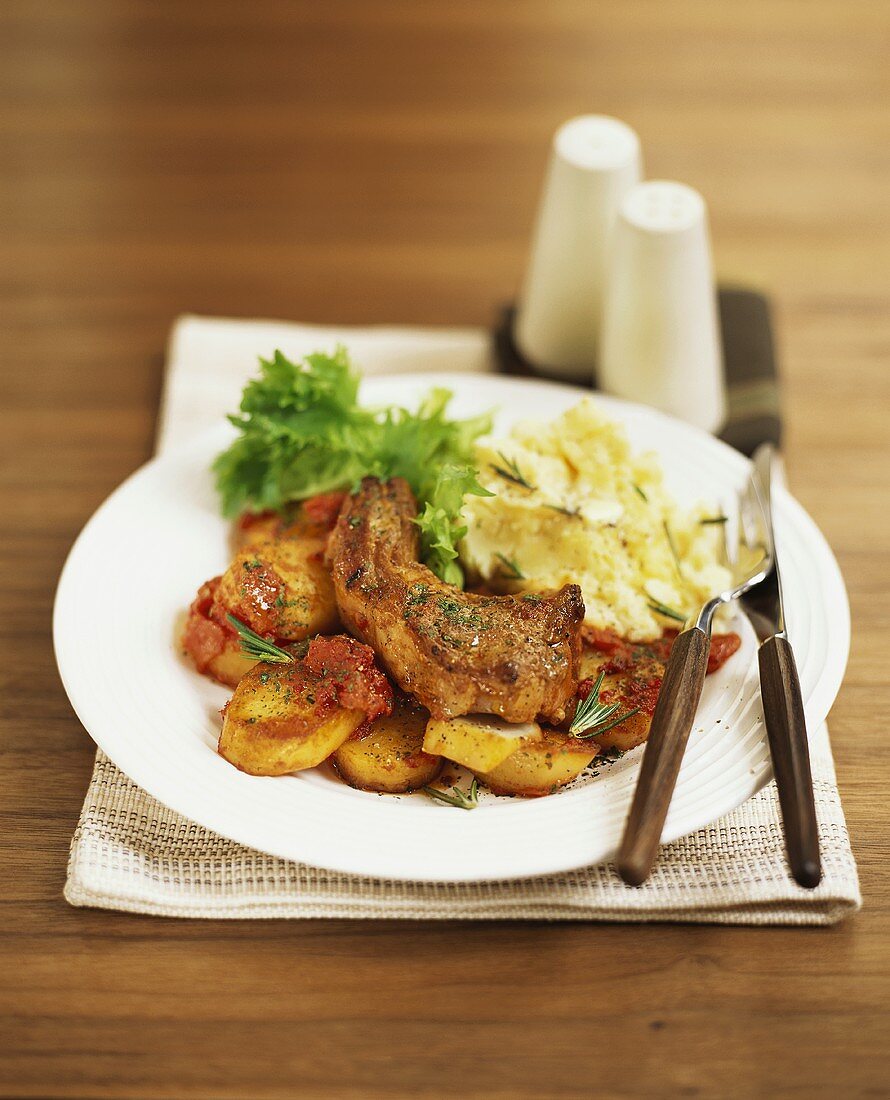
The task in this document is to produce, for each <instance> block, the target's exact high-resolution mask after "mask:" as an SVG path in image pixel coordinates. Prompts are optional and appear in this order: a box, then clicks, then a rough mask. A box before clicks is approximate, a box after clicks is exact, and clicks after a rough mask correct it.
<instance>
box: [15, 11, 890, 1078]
mask: <svg viewBox="0 0 890 1100" xmlns="http://www.w3.org/2000/svg"><path fill="white" fill-rule="evenodd" d="M888 37H890V18H888V8H887V6H886V5H881V4H875V3H873V2H870V0H869V2H859V0H837V2H833V3H819V2H815V0H810V2H806V3H805V2H799V3H798V2H789V3H785V4H781V5H777V4H773V3H770V2H768V0H748V2H747V3H744V4H739V3H732V4H729V3H720V2H712V0H700V2H682V3H675V4H670V5H667V4H664V5H662V4H656V3H637V2H630V3H624V2H621V0H614V2H609V3H604V2H601V3H598V4H595V5H594V4H586V3H583V2H582V0H578V2H571V0H546V2H544V0H535V2H532V0H513V2H508V0H504V2H503V3H491V2H484V0H457V2H455V0H449V2H448V3H441V2H435V0H423V2H418V0H415V2H414V3H411V4H407V3H406V4H399V3H395V2H392V3H373V4H372V3H362V2H360V0H354V2H337V0H330V2H329V3H327V4H324V5H320V4H319V5H316V4H312V3H307V4H305V5H300V4H287V3H284V2H283V0H278V2H276V0H268V2H266V0H252V2H251V3H250V4H243V3H235V2H234V0H215V2H213V3H195V2H189V3H186V4H177V3H174V2H172V0H171V2H155V3H138V2H136V0H133V2H126V0H119V2H112V0H105V2H102V0H98V2H93V3H90V4H78V5H74V4H71V5H63V4H53V3H50V2H40V0H8V2H7V3H5V4H4V5H2V7H0V51H2V65H0V86H2V93H0V95H2V98H0V130H2V138H3V141H2V147H3V150H4V152H3V156H2V160H0V224H2V226H3V230H2V233H0V261H2V262H0V288H2V289H0V311H2V332H3V334H4V335H3V341H2V348H3V350H2V355H3V369H2V380H0V387H2V402H0V416H2V435H0V438H2V448H3V460H2V485H3V497H4V501H5V507H4V511H3V519H2V528H0V538H2V544H0V545H2V553H3V559H4V568H3V569H2V571H0V589H2V617H0V632H2V645H3V658H2V661H0V669H2V673H0V676H2V684H3V692H2V699H3V703H2V708H0V709H2V741H0V744H2V749H3V751H2V754H0V779H2V798H0V813H2V816H3V826H4V827H3V831H2V842H0V843H2V877H0V896H2V917H3V938H2V944H0V997H2V1005H0V1015H2V1023H0V1091H2V1092H3V1093H4V1094H9V1095H16V1096H49V1095H52V1096H151V1097H160V1096H171V1097H181V1096H190V1097H191V1096H213V1097H230V1096H232V1097H235V1096H237V1097H250V1098H260V1097H290V1096H295V1095H305V1096H371V1095H386V1096H412V1097H413V1096H424V1095H430V1096H433V1095H455V1096H460V1095H472V1096H484V1097H495V1096H503V1097H508V1096H509V1097H514V1096H531V1095H535V1096H544V1095H546V1096H577V1095H581V1094H591V1093H594V1092H598V1093H602V1094H604V1095H610V1096H630V1095H647V1096H649V1095H662V1094H680V1095H706V1096H718V1095H721V1096H730V1095H737V1096H755V1095H757V1096H759V1095H763V1096H766V1095H770V1096H776V1095H780V1094H789V1095H790V1094H794V1095H801V1096H806V1097H811V1096H826V1097H838V1096H854V1095H856V1096H858V1095H863V1096H864V1095H869V1096H874V1095H879V1094H880V1095H887V1093H888V1085H890V1081H888V1077H890V1074H888V1070H890V1066H888V1051H887V1047H888V1044H887V1027H886V1024H887V1018H886V1008H887V998H888V981H887V978H888V963H890V958H888V931H890V919H888V912H890V897H888V888H887V879H886V874H885V871H886V866H887V860H888V854H890V853H888V846H887V835H888V824H890V814H888V802H890V800H888V797H887V786H888V780H890V774H888V763H887V762H888V752H887V736H888V734H887V723H888V717H887V716H888V712H890V672H888V667H890V666H888V660H887V655H886V654H887V649H886V647H887V632H888V627H890V596H888V574H887V560H888V559H887V552H888V549H890V521H888V504H890V502H888V498H887V492H886V485H887V480H888V476H890V429H888V412H890V371H888V367H887V359H888V354H890V288H888V277H887V272H888V271H890V236H888V225H890V178H888V171H887V169H888V160H890V154H888V149H890V114H888V111H887V103H888V100H890V80H888V76H890V67H888V66H887V63H886V58H887V45H888ZM591 109H592V110H599V111H603V112H607V113H612V114H616V115H619V116H620V117H622V118H625V119H627V120H628V121H629V122H630V123H631V124H632V125H634V126H635V127H636V128H637V130H638V131H639V133H640V134H641V136H642V139H643V143H644V148H645V155H646V163H647V170H648V174H649V175H650V176H652V177H665V176H667V177H675V178H678V179H682V180H685V181H687V182H689V183H691V184H693V185H694V186H696V187H698V188H700V189H701V190H702V191H703V192H704V193H705V195H706V196H707V198H708V201H709V203H710V211H711V219H712V228H713V233H714V238H715V247H716V257H717V264H718V268H719V271H720V273H721V275H722V277H724V278H729V277H732V278H736V279H738V280H739V281H741V282H745V283H753V284H756V285H761V286H763V287H764V288H767V289H769V290H770V291H771V292H772V294H773V295H774V300H775V303H776V305H777V313H778V317H777V320H778V323H779V335H780V343H781V352H782V358H783V363H784V368H785V393H784V398H785V409H786V413H787V422H788V448H787V450H788V464H789V470H790V478H791V482H792V485H793V487H794V489H795V491H796V492H797V494H798V495H799V497H800V498H801V500H802V501H803V502H804V504H805V505H806V506H807V507H808V508H809V509H810V510H811V511H812V513H813V515H814V516H815V517H816V519H817V520H818V522H819V523H820V524H821V526H822V527H823V529H824V530H825V532H826V533H827V535H828V537H829V539H830V540H831V542H832V544H833V546H834V548H835V549H836V551H837V553H838V556H839V558H840V561H841V564H842V566H843V569H844V571H845V573H846V576H847V580H848V583H849V587H850V596H851V599H852V604H853V617H854V629H855V633H854V645H853V654H852V659H851V662H850V668H849V674H848V677H847V681H846V684H845V686H844V689H843V691H842V692H841V695H840V698H839V700H838V702H837V705H836V707H835V709H834V712H833V715H832V720H831V727H832V732H833V738H834V744H835V750H836V755H837V764H838V771H839V776H840V786H841V790H842V792H843V796H844V801H845V808H846V811H847V817H848V822H849V825H850V829H851V832H852V836H853V843H854V848H855V851H856V855H857V857H858V860H859V865H860V869H861V873H862V885H863V890H864V894H865V909H864V911H863V912H862V913H861V914H860V915H859V916H857V917H855V918H854V919H852V920H850V921H848V922H847V923H846V924H843V925H841V926H839V927H836V928H833V929H830V930H796V929H793V928H783V929H773V930H769V929H766V930H763V929H762V930H746V929H742V928H709V927H688V926H664V927H633V926H627V925H624V926H622V925H616V926H595V925H577V926H571V925H559V926H547V925H542V924H540V925H539V924H507V925H504V924H494V923H491V924H472V925H468V926H449V925H436V924H432V923H430V924H405V923H363V922H359V923H347V922H342V923H340V922H336V921H318V922H306V923H291V924H288V923H284V922H278V921H274V922H266V923H262V922H257V923H246V922H245V923H240V922H239V923H230V924H226V923H222V922H220V923H214V922H210V921H192V922H188V921H166V920H155V919H148V918H140V917H133V916H124V915H119V914H115V913H106V912H92V911H86V910H81V911H75V910H73V909H70V908H68V907H67V906H66V905H65V903H64V902H63V901H62V897H61V890H62V885H63V881H64V874H65V860H66V855H67V849H68V842H69V839H70V837H71V833H72V830H73V828H74V825H75V822H76V820H77V815H78V811H79V809H80V805H81V801H82V797H83V793H84V790H85V788H86V784H87V780H88V778H89V774H90V768H91V766H92V758H93V751H92V745H91V743H90V741H89V740H88V738H87V737H86V735H85V734H84V732H83V731H82V729H81V728H80V726H79V724H78V722H77V721H76V719H75V718H74V716H73V714H72V712H71V710H70V708H69V706H68V703H67V701H66V699H65V695H64V693H63V691H62V688H61V686H60V684H59V682H58V679H57V676H56V672H55V666H54V663H53V656H52V652H51V647H50V613H51V607H52V599H53V589H54V586H55V582H56V578H57V576H58V573H59V569H60V567H61V565H62V561H63V559H64V557H65V554H66V552H67V550H68V547H69V546H70V544H71V541H72V540H73V538H74V536H75V535H76V533H77V531H78V530H79V528H80V527H81V525H82V524H83V522H84V521H85V520H86V518H87V517H88V516H89V515H90V513H91V512H92V511H93V509H94V508H95V507H96V505H97V504H98V503H99V502H100V501H101V500H102V499H103V497H104V496H105V495H106V494H107V493H108V492H109V491H110V490H111V489H112V488H113V487H114V486H115V485H116V484H117V483H118V482H119V481H120V480H121V479H122V478H123V477H124V476H125V475H126V474H128V473H129V472H130V471H131V470H133V469H134V468H135V467H136V466H138V465H139V464H140V463H141V462H142V461H143V460H144V459H145V458H146V457H148V455H149V453H150V451H151V447H152V434H153V431H154V424H155V416H156V412H157V403H158V392H159V385H160V378H161V365H162V357H163V348H164V341H165V337H166V334H167V332H168V330H169V327H170V324H171V322H172V320H173V318H174V317H175V316H176V315H177V314H178V313H180V312H183V311H187V310H191V311H197V312H204V313H211V314H233V315H244V316H253V315H263V316H270V317H284V318H293V319H302V320H315V321H321V322H326V321H330V322H332V321H342V322H368V321H393V322H412V321H413V322H424V323H427V322H442V323H453V322H464V323H480V324H484V323H486V322H487V321H489V319H490V318H491V317H492V316H493V312H494V309H495V306H496V305H497V304H498V303H501V302H504V301H505V300H508V299H509V298H510V297H511V296H512V295H513V294H514V293H515V290H516V285H517V280H518V277H519V275H520V272H521V269H522V267H523V263H524V259H525V250H526V244H527V240H528V234H529V225H530V220H531V217H532V214H533V211H534V206H535V201H536V194H537V190H538V187H539V184H540V180H541V173H542V169H543V167H544V163H545V157H546V149H547V143H548V139H549V136H550V134H551V132H552V131H553V129H554V128H555V126H556V125H557V124H558V123H559V122H560V121H561V120H563V119H564V118H567V117H569V116H570V115H572V114H574V113H578V112H581V111H584V110H591ZM101 598H102V597H101V593H97V599H101Z"/></svg>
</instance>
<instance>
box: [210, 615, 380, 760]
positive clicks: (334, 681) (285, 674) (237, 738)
mask: <svg viewBox="0 0 890 1100" xmlns="http://www.w3.org/2000/svg"><path fill="white" fill-rule="evenodd" d="M391 709H392V689H391V688H390V686H389V683H388V681H387V680H386V678H385V676H384V675H383V674H382V673H381V672H380V671H379V669H377V668H376V666H375V665H374V653H373V650H371V649H369V647H368V646H365V645H362V644H361V642H357V641H356V640H355V639H354V638H349V637H346V636H342V635H341V636H336V637H333V638H314V639H313V640H312V641H311V642H310V643H309V647H308V650H307V652H306V654H305V656H303V657H302V658H299V659H297V660H295V661H294V662H293V663H292V664H269V663H267V662H260V663H258V664H256V665H254V667H253V668H251V669H250V670H249V671H248V672H247V674H246V675H245V676H243V677H242V679H241V681H240V683H239V684H238V686H237V687H236V688H235V693H234V695H233V696H232V698H231V699H230V700H229V702H228V703H227V704H226V707H225V709H224V711H223V727H222V732H221V734H220V738H219V746H218V748H219V753H220V755H221V756H223V757H225V759H226V760H228V761H229V762H230V763H231V764H234V765H235V767H237V768H240V769H241V771H244V772H248V773H249V774H250V775H285V774H287V773H288V772H295V771H303V770H304V769H305V768H314V767H315V766H316V765H317V764H320V763H321V762H322V760H326V759H327V758H328V757H329V756H330V755H331V753H332V752H333V751H334V750H335V749H337V748H339V746H340V745H342V744H343V742H344V741H345V740H346V738H347V737H349V736H350V734H352V733H353V732H354V731H355V730H356V729H358V727H359V726H360V725H361V724H362V722H364V721H366V720H367V719H369V718H370V719H374V718H377V717H378V716H380V715H381V714H387V713H389V711H390V710H391Z"/></svg>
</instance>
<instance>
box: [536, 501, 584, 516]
mask: <svg viewBox="0 0 890 1100" xmlns="http://www.w3.org/2000/svg"><path fill="white" fill-rule="evenodd" d="M544 507H545V508H549V509H550V511H551V512H559V514H560V515H561V516H568V517H569V518H570V519H574V518H575V517H576V516H580V514H581V513H580V512H579V511H578V509H577V508H565V507H563V505H561V504H545V505H544Z"/></svg>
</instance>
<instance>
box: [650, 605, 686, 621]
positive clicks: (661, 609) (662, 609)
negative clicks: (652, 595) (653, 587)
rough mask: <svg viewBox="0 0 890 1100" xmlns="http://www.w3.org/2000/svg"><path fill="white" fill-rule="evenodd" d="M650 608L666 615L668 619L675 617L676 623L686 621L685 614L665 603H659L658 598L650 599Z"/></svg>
mask: <svg viewBox="0 0 890 1100" xmlns="http://www.w3.org/2000/svg"><path fill="white" fill-rule="evenodd" d="M649 610H650V611H655V612H656V613H657V614H659V615H664V617H665V618H666V619H673V620H674V622H676V623H685V622H686V616H685V615H681V614H680V612H679V611H675V610H674V609H673V608H672V607H668V605H667V604H665V603H659V602H658V600H650V601H649Z"/></svg>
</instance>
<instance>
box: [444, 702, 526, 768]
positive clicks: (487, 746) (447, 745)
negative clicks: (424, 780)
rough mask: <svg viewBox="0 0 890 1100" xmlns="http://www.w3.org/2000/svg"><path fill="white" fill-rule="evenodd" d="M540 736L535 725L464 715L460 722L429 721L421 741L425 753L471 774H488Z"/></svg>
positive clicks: (477, 715)
mask: <svg viewBox="0 0 890 1100" xmlns="http://www.w3.org/2000/svg"><path fill="white" fill-rule="evenodd" d="M540 736H541V727H540V726H539V725H538V723H537V722H524V723H522V724H521V725H516V724H514V723H511V722H505V721H504V720H503V718H498V717H496V716H495V715H493V714H465V715H463V717H461V718H431V719H430V720H429V722H427V726H426V733H425V735H424V738H423V748H424V751H425V752H428V753H434V754H436V755H438V756H445V757H447V758H448V759H449V760H453V761H454V762H455V763H456V764H463V765H464V766H465V767H467V768H470V769H471V770H472V771H481V772H488V771H491V769H492V768H495V767H497V765H498V764H500V763H501V761H502V760H506V759H507V757H508V756H510V754H511V753H514V752H516V750H517V749H518V748H519V747H520V745H522V744H525V743H526V742H529V743H531V742H532V741H536V740H538V739H539V738H540Z"/></svg>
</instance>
